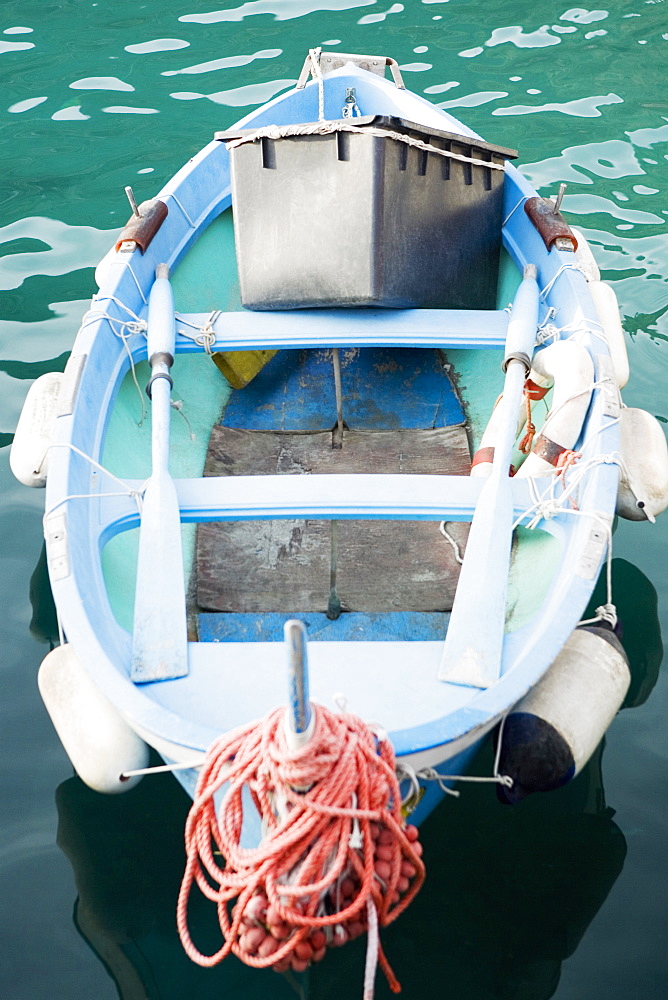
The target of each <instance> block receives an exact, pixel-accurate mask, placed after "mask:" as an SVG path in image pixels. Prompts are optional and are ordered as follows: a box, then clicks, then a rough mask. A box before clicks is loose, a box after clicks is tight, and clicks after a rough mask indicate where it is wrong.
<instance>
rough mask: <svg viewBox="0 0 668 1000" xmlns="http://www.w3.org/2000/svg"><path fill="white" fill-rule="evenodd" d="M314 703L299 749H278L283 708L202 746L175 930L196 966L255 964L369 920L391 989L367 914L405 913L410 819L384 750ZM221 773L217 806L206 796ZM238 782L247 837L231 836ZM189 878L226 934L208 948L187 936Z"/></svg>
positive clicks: (237, 831) (285, 960)
mask: <svg viewBox="0 0 668 1000" xmlns="http://www.w3.org/2000/svg"><path fill="white" fill-rule="evenodd" d="M312 709H313V711H314V713H315V717H316V721H315V730H314V734H313V737H312V738H311V739H310V740H309V742H308V743H307V745H306V746H305V747H303V748H302V749H299V750H297V751H291V750H290V749H289V748H288V744H287V740H286V735H285V731H284V715H285V711H284V709H277V710H275V711H274V712H272V713H270V714H269V715H268V716H267V717H266V719H264V720H263V721H261V722H258V723H253V724H251V725H249V726H247V727H244V728H242V729H238V730H235V731H234V732H232V733H229V734H227V735H225V736H224V737H222V738H221V739H219V740H218V741H217V742H216V743H214V745H213V746H212V747H211V750H210V751H209V753H208V755H207V760H206V762H205V765H204V767H203V768H202V771H201V773H200V778H199V781H198V784H197V790H196V793H195V800H194V802H193V806H192V809H191V811H190V814H189V816H188V820H187V823H186V832H185V839H186V853H187V862H186V870H185V874H184V877H183V882H182V885H181V891H180V894H179V902H178V910H177V923H178V929H179V935H180V937H181V941H182V944H183V947H184V949H185V951H186V953H187V954H188V956H189V957H190V958H191V959H192V960H193V961H194V962H197V963H198V964H199V965H203V966H213V965H215V964H217V963H218V962H220V961H222V960H223V959H224V958H225V957H226V956H227V955H229V953H230V952H232V953H233V954H235V955H237V957H238V958H240V959H241V960H242V961H244V962H245V963H246V964H248V965H251V966H255V967H258V968H263V967H267V966H274V967H275V968H277V969H278V970H285V969H287V968H293V969H295V970H297V971H303V969H305V968H306V967H307V966H308V965H309V964H310V962H311V961H318V960H319V959H320V958H322V956H323V955H324V953H325V950H326V946H327V945H328V944H330V945H338V944H343V943H344V942H345V941H346V940H348V938H351V937H355V936H357V935H358V934H360V933H363V932H364V931H365V930H367V928H370V935H369V942H370V944H369V947H370V948H372V949H373V948H376V949H377V958H378V960H379V961H380V963H381V967H382V968H383V970H384V972H385V974H386V976H387V978H388V982H389V983H390V987H391V988H392V989H393V990H394V991H395V992H398V991H399V990H400V988H401V987H400V986H399V984H398V982H397V981H396V979H395V977H394V975H393V973H392V970H391V968H390V966H389V964H388V963H387V960H386V959H385V956H384V955H383V951H382V948H381V947H380V942H379V941H378V940H377V939H376V940H375V941H374V940H372V938H374V935H373V934H372V933H371V931H373V930H374V928H375V923H376V914H377V922H378V925H379V926H381V927H383V926H386V925H387V924H389V923H391V922H392V921H393V920H394V919H395V918H396V917H398V916H399V914H400V913H402V912H403V910H404V909H405V908H406V907H407V906H408V904H409V903H410V902H411V900H412V899H413V897H414V896H415V894H416V893H417V892H418V890H419V889H420V886H421V885H422V882H423V881H424V873H425V869H424V865H423V863H422V859H421V854H422V848H421V845H420V844H419V843H418V841H417V829H416V828H415V827H405V826H404V822H403V818H402V814H401V795H400V791H399V785H398V781H397V777H396V774H395V758H394V751H393V749H392V746H391V744H390V742H389V740H388V739H387V738H384V739H380V738H378V737H376V736H375V735H374V733H373V732H372V731H371V730H370V729H369V727H368V726H366V724H365V723H364V722H362V720H361V719H359V718H357V717H356V716H354V715H351V714H349V713H333V712H330V711H328V710H327V709H325V708H323V707H322V706H319V705H313V706H312ZM226 783H227V787H226V789H225V790H224V794H223V797H222V801H221V803H220V808H219V811H218V815H217V814H216V805H215V802H214V796H215V795H216V793H217V792H218V791H219V790H221V789H222V788H223V785H225V784H226ZM244 787H247V788H248V789H249V791H250V794H251V796H252V800H253V803H254V805H255V808H256V809H257V810H258V812H259V814H260V817H261V819H262V823H263V830H265V831H266V833H265V836H264V837H263V839H262V840H261V842H260V843H259V844H258V846H257V847H254V848H245V847H242V846H241V845H240V839H241V829H242V824H243V810H244V806H243V800H242V792H243V789H244ZM193 883H196V884H197V885H198V887H199V889H200V890H201V892H202V893H203V894H204V895H205V896H206V897H207V898H208V899H210V900H213V901H214V902H215V903H216V904H217V908H218V921H219V924H220V929H221V932H222V935H223V939H224V942H223V944H222V946H221V948H220V949H219V950H218V951H217V952H216V953H215V954H213V955H203V954H202V953H201V952H200V951H199V950H198V948H197V947H196V946H195V944H194V943H193V941H192V938H191V936H190V931H189V927H188V919H187V907H188V899H189V896H190V892H191V889H192V887H193ZM372 905H373V907H374V908H375V913H371V914H370V910H369V907H371V906H372ZM375 957H376V956H373V958H374V970H375ZM367 964H368V963H367Z"/></svg>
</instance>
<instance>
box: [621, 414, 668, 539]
mask: <svg viewBox="0 0 668 1000" xmlns="http://www.w3.org/2000/svg"><path fill="white" fill-rule="evenodd" d="M619 431H620V435H619V438H620V440H619V452H620V455H621V459H622V467H621V472H620V477H619V489H618V492H617V513H618V514H619V515H620V517H625V518H627V519H628V520H629V521H645V520H647V521H654V520H655V518H656V517H657V516H658V515H659V514H660V513H661V512H662V511H664V510H665V509H666V507H668V445H667V444H666V436H665V434H664V432H663V428H662V427H661V424H660V423H659V421H658V420H657V419H656V417H653V416H652V414H651V413H648V412H647V410H641V409H638V408H636V407H632V406H625V407H623V408H622V410H621V413H620V417H619Z"/></svg>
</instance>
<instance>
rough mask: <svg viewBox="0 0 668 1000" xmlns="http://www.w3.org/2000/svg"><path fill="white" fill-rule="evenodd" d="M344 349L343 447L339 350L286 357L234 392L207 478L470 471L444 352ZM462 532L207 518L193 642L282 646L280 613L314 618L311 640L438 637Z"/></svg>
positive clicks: (200, 544)
mask: <svg viewBox="0 0 668 1000" xmlns="http://www.w3.org/2000/svg"><path fill="white" fill-rule="evenodd" d="M340 357H341V382H342V395H343V418H344V421H345V423H344V430H343V437H342V442H341V446H340V447H336V444H337V441H336V433H335V429H336V414H337V406H336V396H335V390H334V378H333V374H332V352H331V351H325V350H318V351H284V352H280V353H279V354H278V355H277V356H276V357H275V358H274V359H273V360H272V361H271V362H270V363H269V364H268V365H267V366H266V367H265V369H263V370H262V371H261V372H260V374H259V375H258V376H257V377H256V379H255V380H254V381H253V382H252V383H251V384H250V385H249V386H247V387H246V388H245V389H243V390H241V391H238V392H236V393H234V394H233V396H232V399H231V401H230V404H229V405H228V407H227V409H226V412H225V414H224V423H223V424H219V425H216V426H215V427H214V428H213V431H212V434H211V439H210V442H209V448H208V453H207V458H206V465H205V470H204V475H205V476H228V475H231V476H234V475H242V476H250V475H278V474H285V475H308V474H333V473H334V474H335V473H386V474H389V473H404V474H432V475H434V474H436V475H439V474H440V475H467V474H468V473H469V471H470V452H469V443H468V437H467V433H466V428H465V426H464V414H463V411H462V409H461V404H460V403H459V400H458V398H457V395H456V393H455V391H454V388H453V386H452V384H451V382H450V379H449V378H448V375H447V372H446V370H445V368H444V364H443V359H442V357H441V356H440V355H439V354H438V353H437V352H435V351H430V350H411V349H401V350H396V349H395V350H392V349H366V350H360V349H353V350H350V351H341V352H340ZM333 488H335V487H334V482H333ZM269 499H270V498H269ZM468 527H469V526H468V524H461V523H458V524H454V523H453V524H450V525H449V529H448V533H449V534H450V535H451V538H452V539H453V540H454V541H455V542H456V545H453V544H452V541H450V540H449V539H448V538H446V537H445V536H444V535H443V534H442V533H441V531H440V529H439V524H438V523H437V522H433V521H377V520H360V521H355V520H340V521H326V520H308V521H304V520H268V521H244V522H215V523H203V524H200V525H199V526H198V531H197V549H196V581H197V583H196V604H197V606H198V609H199V611H200V614H199V616H198V632H199V637H200V639H206V638H208V639H211V640H213V641H216V640H217V641H226V640H230V641H243V640H244V639H247V640H248V641H258V640H262V639H265V640H267V641H276V640H278V639H280V638H282V627H281V626H282V623H283V622H284V621H285V620H287V619H288V618H290V617H294V616H295V615H301V616H303V615H307V616H308V622H307V629H308V632H309V635H310V637H311V638H332V639H336V638H341V639H343V638H356V639H374V638H402V639H405V638H408V637H412V638H415V639H425V638H435V639H436V638H442V637H443V635H444V634H445V630H446V628H447V617H448V615H447V612H448V611H449V610H450V608H451V607H452V600H453V597H454V592H455V588H456V584H457V579H458V575H459V562H458V558H457V557H458V555H459V556H460V558H461V554H462V553H463V547H464V545H465V541H466V536H467V533H468Z"/></svg>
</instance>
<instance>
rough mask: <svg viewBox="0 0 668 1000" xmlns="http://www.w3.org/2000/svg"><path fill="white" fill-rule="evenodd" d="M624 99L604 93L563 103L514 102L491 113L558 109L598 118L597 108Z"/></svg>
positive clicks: (565, 112) (585, 116) (572, 113)
mask: <svg viewBox="0 0 668 1000" xmlns="http://www.w3.org/2000/svg"><path fill="white" fill-rule="evenodd" d="M623 103H624V99H623V98H622V97H619V95H618V94H605V95H600V96H597V97H580V98H577V99H576V100H574V101H565V102H564V103H563V104H562V103H559V102H556V101H551V102H550V103H549V104H515V105H513V106H512V107H508V108H496V110H494V111H492V114H493V115H535V114H538V113H539V112H541V111H558V112H559V113H560V114H562V115H572V116H573V117H574V118H600V117H601V112H600V111H599V110H598V109H599V108H600V107H603V106H605V105H606V104H623Z"/></svg>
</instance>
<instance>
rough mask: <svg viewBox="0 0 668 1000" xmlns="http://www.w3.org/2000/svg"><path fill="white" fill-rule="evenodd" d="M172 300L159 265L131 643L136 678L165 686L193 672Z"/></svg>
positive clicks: (152, 303)
mask: <svg viewBox="0 0 668 1000" xmlns="http://www.w3.org/2000/svg"><path fill="white" fill-rule="evenodd" d="M175 333H176V331H175V322H174V299H173V296H172V289H171V285H170V283H169V269H168V267H167V265H166V264H159V265H158V267H157V269H156V276H155V281H154V283H153V287H152V288H151V294H150V296H149V302H148V333H147V341H148V358H149V363H150V365H151V381H150V382H149V395H150V397H151V455H152V463H153V464H152V471H151V477H150V479H149V481H148V484H147V486H146V491H145V493H144V497H143V501H142V513H141V526H140V532H139V558H138V563H137V587H136V593H135V617H134V630H133V639H132V679H133V680H134V681H163V680H170V679H172V678H174V677H183V676H185V675H186V674H187V673H188V644H187V638H188V636H187V627H186V600H185V588H184V583H183V557H182V552H181V517H180V511H179V502H178V498H177V495H176V487H175V486H174V481H173V480H172V478H171V476H170V474H169V468H168V461H169V423H170V409H171V402H170V398H171V389H172V379H171V376H170V374H169V370H170V368H171V366H172V364H173V362H174V339H175Z"/></svg>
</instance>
